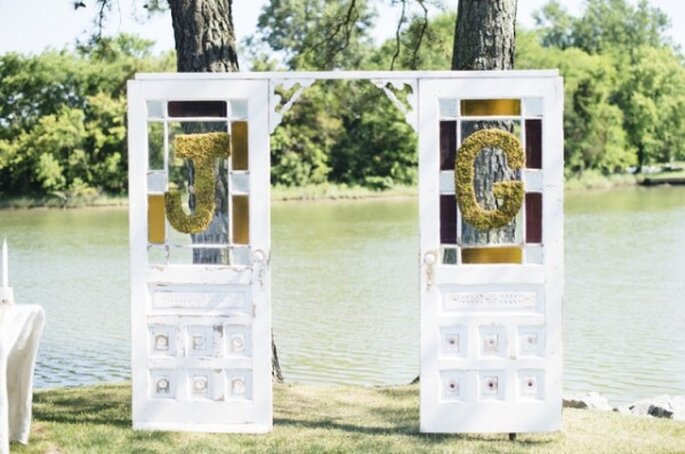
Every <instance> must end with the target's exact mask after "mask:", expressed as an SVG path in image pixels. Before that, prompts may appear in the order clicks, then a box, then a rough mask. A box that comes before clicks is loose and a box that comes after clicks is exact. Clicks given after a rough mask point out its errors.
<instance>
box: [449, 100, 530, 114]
mask: <svg viewBox="0 0 685 454" xmlns="http://www.w3.org/2000/svg"><path fill="white" fill-rule="evenodd" d="M461 115H462V116H464V117H480V116H489V115H521V100H520V99H462V100H461Z"/></svg>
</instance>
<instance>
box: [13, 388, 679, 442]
mask: <svg viewBox="0 0 685 454" xmlns="http://www.w3.org/2000/svg"><path fill="white" fill-rule="evenodd" d="M130 397H131V395H130V385H128V384H120V385H102V386H90V387H82V388H67V389H54V390H43V391H37V392H36V394H35V398H34V406H33V408H34V423H33V429H32V433H31V442H30V444H29V445H28V446H21V445H17V444H13V445H12V451H13V452H16V453H26V452H43V453H45V452H47V453H68V452H108V453H109V452H163V453H169V452H179V453H180V452H183V453H190V452H193V453H194V452H202V453H205V452H254V451H257V452H278V453H281V452H297V453H320V452H393V453H394V452H407V453H418V452H579V453H590V452H592V453H596V452H607V453H615V452H649V453H654V452H681V453H682V452H685V423H683V422H675V421H670V420H664V419H652V418H639V417H635V416H625V415H620V414H618V413H603V412H594V411H589V410H574V409H566V410H565V411H564V429H563V431H562V432H559V433H552V434H519V436H518V440H517V441H515V442H510V441H509V440H508V437H507V436H506V435H502V434H498V435H421V434H420V433H419V426H418V424H419V402H418V386H417V385H406V386H397V387H376V388H365V387H358V386H335V387H315V386H305V385H276V386H274V430H273V432H271V433H270V434H267V435H226V434H189V433H170V432H137V431H133V430H131V420H130V410H131V407H130V403H129V402H130Z"/></svg>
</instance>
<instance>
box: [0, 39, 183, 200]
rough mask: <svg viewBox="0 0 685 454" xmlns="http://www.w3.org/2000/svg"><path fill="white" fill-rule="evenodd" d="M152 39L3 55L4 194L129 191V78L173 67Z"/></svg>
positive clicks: (0, 132)
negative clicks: (155, 54) (154, 51)
mask: <svg viewBox="0 0 685 454" xmlns="http://www.w3.org/2000/svg"><path fill="white" fill-rule="evenodd" d="M151 45H152V43H150V42H147V41H142V40H140V39H138V38H135V37H132V36H127V35H121V36H119V37H117V38H107V39H101V40H99V41H98V42H97V43H91V44H88V45H81V46H79V47H78V48H77V50H76V51H75V52H73V51H67V50H63V51H47V52H45V53H43V54H40V55H37V56H25V55H20V54H15V53H8V54H5V55H2V56H0V194H12V195H19V194H21V195H45V194H49V193H54V194H60V195H62V196H63V197H68V196H69V195H79V194H83V193H92V192H96V191H104V192H107V193H111V194H121V193H124V192H125V190H126V187H127V174H126V173H127V152H126V124H125V113H126V81H127V80H128V79H130V78H131V77H132V76H133V75H134V74H135V73H136V72H139V71H168V70H171V69H172V68H173V60H172V58H171V56H170V55H167V56H165V57H153V56H152V55H151V54H150V49H151Z"/></svg>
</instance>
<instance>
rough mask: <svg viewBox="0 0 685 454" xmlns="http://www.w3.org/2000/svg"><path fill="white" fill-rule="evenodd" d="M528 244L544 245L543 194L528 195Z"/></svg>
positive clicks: (530, 193)
mask: <svg viewBox="0 0 685 454" xmlns="http://www.w3.org/2000/svg"><path fill="white" fill-rule="evenodd" d="M526 243H542V194H540V193H539V192H529V193H527V194H526Z"/></svg>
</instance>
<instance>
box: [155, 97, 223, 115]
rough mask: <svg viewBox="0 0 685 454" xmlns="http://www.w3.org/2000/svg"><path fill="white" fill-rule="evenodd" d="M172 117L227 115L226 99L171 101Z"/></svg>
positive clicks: (170, 112)
mask: <svg viewBox="0 0 685 454" xmlns="http://www.w3.org/2000/svg"><path fill="white" fill-rule="evenodd" d="M168 108H169V116H170V117H179V118H183V117H226V114H227V111H226V101H169V106H168Z"/></svg>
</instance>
